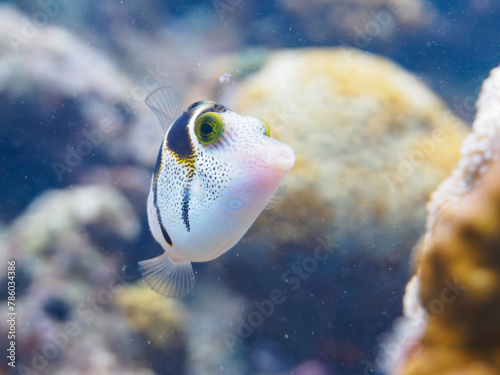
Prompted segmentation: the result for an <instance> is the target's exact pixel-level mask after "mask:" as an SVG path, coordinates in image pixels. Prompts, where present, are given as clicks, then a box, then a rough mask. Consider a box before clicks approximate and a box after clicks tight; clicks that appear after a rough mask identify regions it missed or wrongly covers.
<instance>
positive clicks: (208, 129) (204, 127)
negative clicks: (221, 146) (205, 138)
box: [201, 122, 214, 135]
mask: <svg viewBox="0 0 500 375" xmlns="http://www.w3.org/2000/svg"><path fill="white" fill-rule="evenodd" d="M213 130H214V128H213V126H212V125H210V124H209V123H208V122H204V123H203V124H202V125H201V132H202V133H203V134H204V135H208V134H210V133H212V132H213Z"/></svg>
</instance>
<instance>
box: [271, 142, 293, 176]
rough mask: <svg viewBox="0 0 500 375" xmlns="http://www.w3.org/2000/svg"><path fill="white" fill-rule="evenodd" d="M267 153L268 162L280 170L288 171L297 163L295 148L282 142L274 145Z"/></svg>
mask: <svg viewBox="0 0 500 375" xmlns="http://www.w3.org/2000/svg"><path fill="white" fill-rule="evenodd" d="M266 154H267V155H266V162H267V163H266V164H268V165H269V166H270V167H271V168H272V169H274V170H276V171H278V172H282V173H288V172H289V171H290V170H291V169H292V167H293V164H294V163H295V152H294V151H293V148H291V147H290V146H288V145H287V144H284V143H281V142H280V143H279V144H277V145H272V146H271V147H270V149H269V150H268V152H267V153H266Z"/></svg>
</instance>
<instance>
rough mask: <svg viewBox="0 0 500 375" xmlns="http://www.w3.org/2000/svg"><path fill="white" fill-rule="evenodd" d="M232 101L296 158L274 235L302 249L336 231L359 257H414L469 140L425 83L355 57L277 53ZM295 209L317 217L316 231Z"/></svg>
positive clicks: (324, 51) (323, 51) (376, 60)
mask: <svg viewBox="0 0 500 375" xmlns="http://www.w3.org/2000/svg"><path fill="white" fill-rule="evenodd" d="M232 98H233V100H234V103H228V104H229V105H230V106H231V107H233V109H235V110H236V111H238V112H239V113H242V114H249V115H253V116H258V117H261V118H263V119H265V120H266V121H267V122H268V123H269V125H270V127H271V133H272V136H273V137H275V138H278V139H280V140H282V141H284V142H287V143H288V144H290V145H291V146H292V147H293V148H294V150H295V153H296V155H297V162H296V166H295V167H294V169H293V170H292V173H291V174H290V175H289V176H288V178H287V180H288V192H287V199H286V201H285V204H283V205H282V206H281V207H278V209H277V210H276V214H277V215H279V216H280V220H275V224H274V226H275V228H276V227H277V228H276V230H275V231H273V232H274V233H290V235H291V236H292V237H290V236H289V237H288V240H292V241H295V240H296V239H297V240H300V239H302V240H303V239H304V235H305V236H307V235H308V234H309V235H310V236H311V235H312V236H314V235H317V234H318V233H322V234H325V233H328V231H332V230H333V228H335V229H336V230H337V233H342V234H343V235H345V237H346V238H347V239H354V240H356V241H357V246H354V247H356V248H359V249H364V248H365V247H364V245H365V244H369V246H370V248H372V246H373V247H374V248H377V249H379V252H380V253H384V252H385V253H387V252H388V251H391V250H395V249H398V250H397V252H398V254H399V255H401V254H402V253H404V250H405V249H406V251H408V250H409V249H410V248H411V247H412V246H413V241H414V240H415V239H416V237H415V233H416V232H417V231H418V230H420V229H421V228H423V226H424V218H425V211H424V208H423V207H424V204H425V202H426V201H427V199H428V195H429V194H430V192H431V191H432V190H433V189H434V188H435V187H436V186H437V184H438V183H439V182H440V181H442V180H443V179H444V178H445V177H446V176H447V175H448V174H449V173H450V171H451V169H452V167H453V166H454V165H455V164H456V162H457V160H458V157H459V148H460V143H461V141H462V139H463V138H464V137H465V135H466V127H465V126H464V124H463V123H462V122H461V121H460V120H459V119H457V118H456V117H454V116H452V115H450V112H449V110H447V109H446V106H445V105H444V103H443V102H442V101H441V100H440V99H439V98H438V97H437V96H436V95H435V94H434V93H433V92H432V91H431V90H429V89H428V88H427V87H426V86H425V85H424V84H422V83H421V81H420V80H419V79H417V78H416V77H414V76H412V75H411V74H409V73H408V72H406V71H404V70H402V69H401V68H399V67H398V66H396V65H395V64H394V63H392V62H390V61H389V60H387V59H385V58H382V57H378V56H375V55H371V54H367V53H364V52H361V51H358V50H355V49H347V48H312V49H294V50H282V51H277V52H272V53H270V54H269V57H268V59H267V61H266V62H265V64H264V66H263V68H262V70H261V71H259V72H258V73H256V74H255V75H253V76H251V77H250V78H249V79H248V80H247V81H245V82H243V83H242V84H241V85H240V86H239V87H238V88H237V89H236V91H235V93H234V95H232ZM306 191H307V192H308V193H307V194H304V192H306ZM312 197H314V198H312ZM311 202H312V204H313V206H312V207H310V206H308V205H309V204H311ZM289 205H292V206H294V208H297V206H299V207H300V206H303V207H308V209H304V211H305V212H304V215H305V216H301V217H302V218H303V219H304V220H305V221H306V224H307V225H304V222H301V221H299V220H298V219H297V217H299V216H298V215H297V214H294V213H293V211H292V210H290V209H289V208H287V206H289ZM318 207H321V209H320V210H318V209H317V208H318ZM257 224H263V225H264V226H265V225H266V224H267V223H265V218H260V219H259V220H258V222H257ZM316 229H317V230H316ZM295 234H297V235H295ZM330 234H331V233H330ZM337 239H338V240H339V241H342V240H343V239H342V238H337ZM273 240H275V241H276V240H277V241H278V242H279V241H280V239H276V238H274V239H273Z"/></svg>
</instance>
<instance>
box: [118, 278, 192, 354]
mask: <svg viewBox="0 0 500 375" xmlns="http://www.w3.org/2000/svg"><path fill="white" fill-rule="evenodd" d="M139 284H140V285H138V286H134V287H129V288H125V289H123V290H122V291H120V293H119V294H118V295H117V305H118V306H119V307H120V308H121V309H122V310H123V311H124V312H125V313H126V315H127V316H128V317H129V319H130V321H131V325H132V326H133V327H134V328H135V330H137V331H138V332H140V333H141V334H142V336H143V337H144V340H146V341H149V342H151V345H153V346H154V347H156V348H163V349H164V350H165V349H167V348H168V347H178V348H183V347H184V345H185V337H183V335H184V326H185V325H186V315H185V314H186V313H185V311H184V306H183V303H182V302H181V301H180V300H176V299H173V298H165V297H164V296H162V295H160V294H158V293H156V292H154V291H152V290H151V288H150V287H149V286H148V285H147V284H146V283H144V282H140V283H139Z"/></svg>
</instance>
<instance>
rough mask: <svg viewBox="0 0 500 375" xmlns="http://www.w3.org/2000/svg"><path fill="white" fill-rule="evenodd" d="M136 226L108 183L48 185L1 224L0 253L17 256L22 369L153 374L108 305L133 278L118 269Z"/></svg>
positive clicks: (138, 344) (121, 317)
mask: <svg viewBox="0 0 500 375" xmlns="http://www.w3.org/2000/svg"><path fill="white" fill-rule="evenodd" d="M139 229H140V227H139V222H138V219H137V216H136V215H135V213H134V212H133V210H132V207H131V205H130V204H129V203H128V202H127V200H126V199H124V197H123V196H122V195H121V194H120V193H119V192H118V191H117V190H115V189H113V188H111V187H109V186H82V187H77V188H70V189H66V190H59V191H48V192H46V193H45V194H43V195H41V196H40V197H39V198H37V199H36V200H35V201H34V202H33V203H32V204H31V205H30V206H29V208H28V209H27V210H26V211H25V212H24V213H23V214H22V215H20V216H19V217H18V218H17V219H16V220H15V222H14V223H13V224H12V225H11V226H10V227H9V228H8V229H7V231H6V233H5V234H4V237H3V238H2V241H1V243H0V258H1V260H2V262H3V263H4V264H7V261H8V260H15V263H16V264H15V268H16V272H15V275H16V277H15V283H16V300H15V309H16V310H15V311H16V312H17V313H18V317H20V318H19V319H18V321H17V327H16V328H17V329H16V343H17V347H16V351H17V355H18V363H17V368H19V369H20V371H21V372H23V371H24V373H30V371H41V372H43V373H50V374H67V373H74V372H77V373H88V374H92V373H95V374H105V373H124V374H144V375H151V374H153V372H152V371H151V370H148V369H143V368H142V366H140V365H139V364H138V359H140V358H144V357H145V356H146V354H145V353H147V350H145V348H144V344H143V342H142V341H137V340H135V341H134V338H135V336H134V335H135V334H134V331H133V329H132V328H131V327H129V324H128V322H127V319H126V317H125V315H124V314H123V313H121V309H120V308H119V307H117V306H116V305H115V303H116V294H117V293H118V292H120V290H121V289H122V288H124V286H123V285H124V284H126V283H127V282H129V281H130V280H132V279H133V277H130V276H129V275H127V274H126V273H123V272H121V271H119V270H120V264H121V263H122V259H123V256H124V254H123V252H124V251H127V248H128V247H129V246H130V242H131V241H132V240H134V239H135V238H136V237H137V235H138V234H139ZM5 269H6V268H5ZM6 276H7V275H6V274H4V276H3V279H2V283H3V285H6V281H7V279H6ZM7 324H8V323H7V322H6V321H4V322H3V323H2V324H1V326H2V328H3V329H6V325H7Z"/></svg>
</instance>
